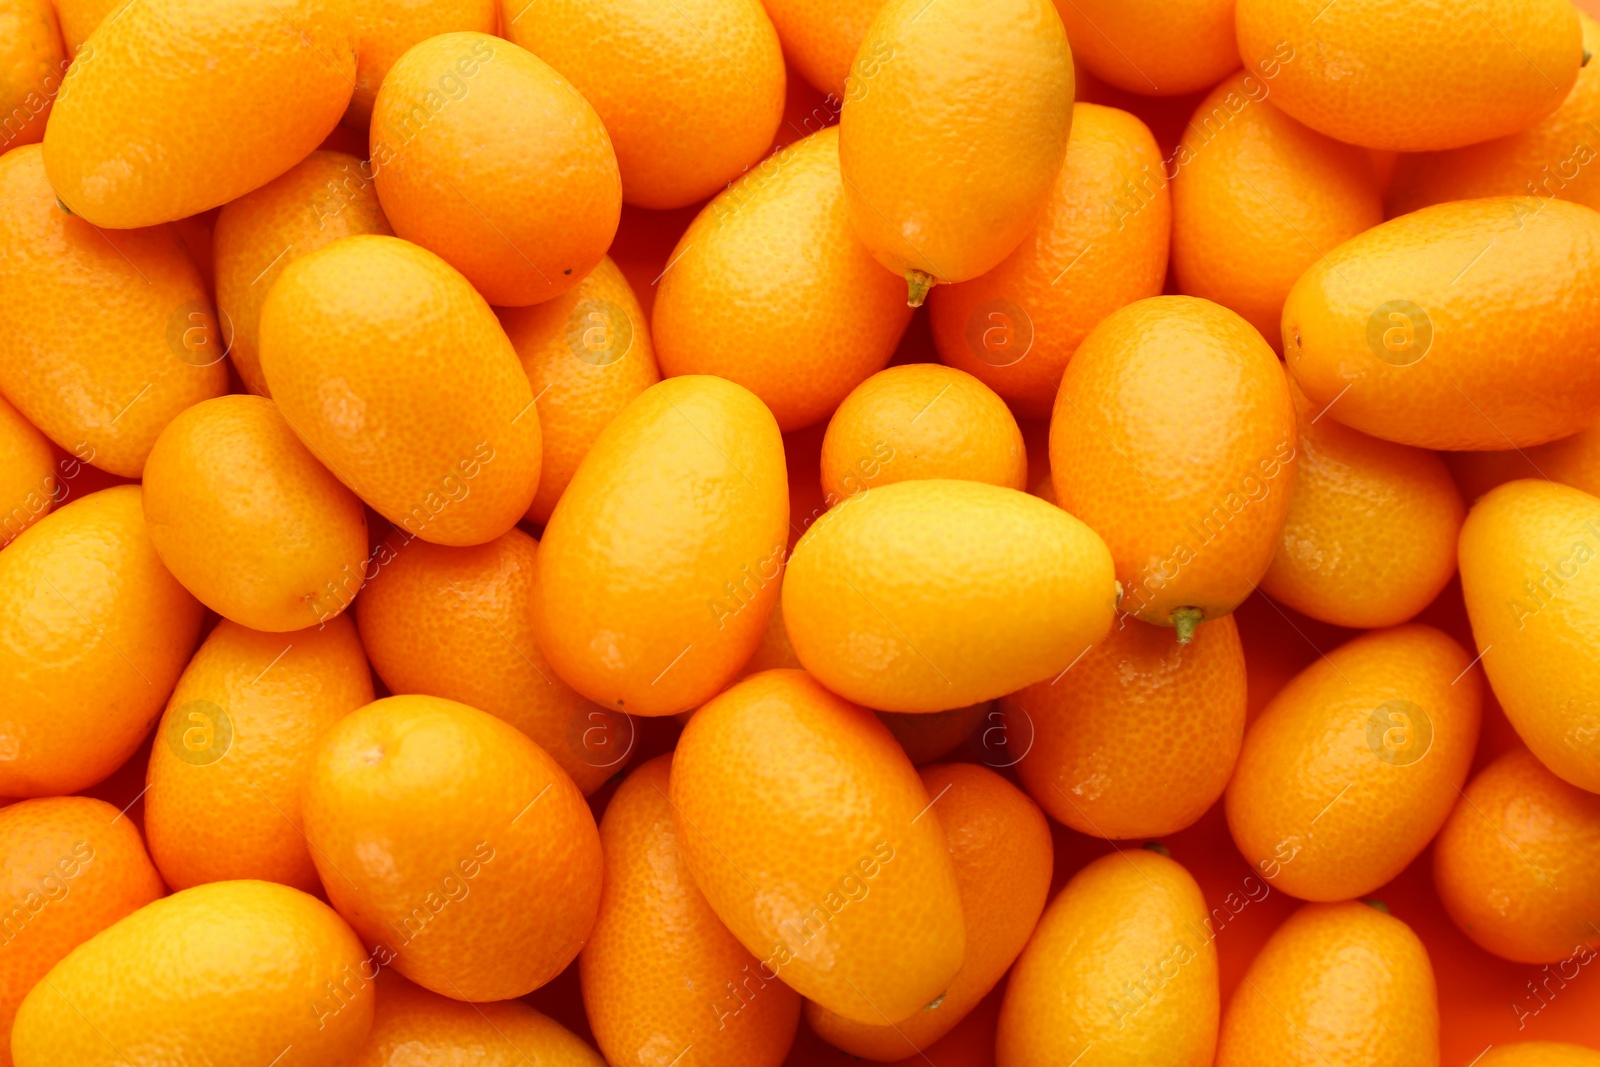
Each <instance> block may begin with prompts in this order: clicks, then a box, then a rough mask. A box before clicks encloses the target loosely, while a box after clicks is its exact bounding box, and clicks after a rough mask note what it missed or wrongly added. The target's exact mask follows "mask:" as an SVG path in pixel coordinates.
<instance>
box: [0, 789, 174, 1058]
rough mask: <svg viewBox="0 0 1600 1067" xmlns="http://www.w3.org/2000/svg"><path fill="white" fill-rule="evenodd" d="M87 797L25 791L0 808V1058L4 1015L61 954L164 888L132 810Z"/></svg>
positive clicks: (6, 1053)
mask: <svg viewBox="0 0 1600 1067" xmlns="http://www.w3.org/2000/svg"><path fill="white" fill-rule="evenodd" d="M119 814H120V813H119V812H118V811H117V809H116V808H114V807H112V806H111V805H110V804H107V803H106V802H105V801H103V800H92V799H90V798H89V797H51V798H49V799H45V800H24V801H21V802H20V803H16V804H11V805H8V806H7V807H6V808H5V809H4V810H0V879H3V883H4V892H5V899H6V900H7V901H9V902H10V906H11V910H10V911H9V912H8V913H7V915H6V925H5V932H4V942H3V944H4V948H5V953H4V955H3V956H0V1064H4V1067H11V1021H12V1019H13V1017H14V1016H15V1015H16V1012H17V1006H18V1005H19V1004H21V1003H22V998H23V997H25V996H26V995H27V993H28V990H30V989H32V988H33V987H34V986H35V985H37V984H38V982H39V979H41V978H43V977H44V976H45V974H46V973H47V972H48V971H49V970H50V968H52V967H54V966H55V965H56V963H57V962H59V961H60V959H61V958H62V957H63V956H65V955H66V954H67V953H68V952H70V951H72V950H73V949H74V948H76V947H78V945H80V944H82V943H83V942H84V941H86V940H88V939H89V938H91V937H93V936H94V935H95V934H97V933H99V932H100V931H101V930H104V929H105V928H106V927H108V926H110V925H111V924H112V923H114V922H116V921H117V920H118V919H120V918H122V917H123V916H124V915H127V914H128V913H129V912H131V911H134V910H136V909H138V908H142V907H144V906H145V905H146V904H148V903H150V902H151V901H152V900H155V899H157V898H158V897H160V896H161V895H162V894H164V893H165V892H166V889H165V887H163V886H162V884H161V877H160V876H159V875H158V874H156V869H155V867H154V866H152V865H151V863H150V857H149V856H148V855H146V854H145V850H144V843H143V842H142V841H140V840H139V830H138V828H137V827H136V826H134V824H133V820H132V819H120V818H119V817H118V816H119Z"/></svg>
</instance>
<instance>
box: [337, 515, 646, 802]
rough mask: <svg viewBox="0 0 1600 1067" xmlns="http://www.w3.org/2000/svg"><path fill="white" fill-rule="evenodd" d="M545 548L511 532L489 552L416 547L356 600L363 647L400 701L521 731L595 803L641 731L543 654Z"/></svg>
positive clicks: (405, 550) (402, 552) (406, 549)
mask: <svg viewBox="0 0 1600 1067" xmlns="http://www.w3.org/2000/svg"><path fill="white" fill-rule="evenodd" d="M538 557H539V542H537V541H535V540H534V539H533V538H532V537H530V536H528V535H527V534H525V533H523V532H522V531H521V530H517V529H512V530H507V531H506V532H505V533H503V534H501V535H500V536H499V537H497V538H495V539H494V540H493V541H490V542H489V543H488V544H485V545H473V546H471V547H467V548H452V547H449V546H446V545H430V544H428V543H427V542H426V541H422V540H417V541H412V542H410V543H409V544H406V545H404V546H403V547H401V548H399V549H397V550H396V551H395V553H394V558H393V559H392V560H390V561H389V562H387V563H386V564H385V565H384V566H383V567H382V568H381V569H380V570H379V571H378V575H377V577H376V578H374V579H373V580H372V582H371V583H370V584H369V585H368V586H367V587H366V588H364V589H363V590H362V591H361V597H360V599H359V600H357V601H356V623H357V624H358V625H359V626H360V628H361V642H362V644H363V645H364V646H365V648H366V650H367V655H368V656H370V657H371V658H372V667H373V670H375V671H377V672H378V677H380V678H382V679H383V683H384V685H386V686H387V687H388V688H389V691H390V692H391V693H422V694H426V695H428V696H436V697H443V698H444V699H446V700H455V701H458V702H460V703H462V704H466V705H467V706H468V707H473V708H477V709H478V710H480V711H486V712H488V713H489V714H490V715H493V716H494V717H495V718H497V719H503V720H505V721H506V722H508V723H510V724H511V725H512V726H515V727H516V728H517V729H518V730H521V731H522V732H523V733H524V734H527V735H528V737H529V738H530V739H531V740H532V741H533V742H534V743H535V744H537V745H538V746H539V747H540V748H542V749H544V750H545V752H546V753H548V754H549V756H550V757H551V758H552V759H554V760H555V761H556V762H557V763H558V764H560V765H561V769H562V770H563V771H565V772H567V774H568V776H570V777H571V778H572V780H573V782H574V783H575V784H576V785H577V786H578V788H579V789H580V790H582V791H583V792H584V793H585V794H588V793H592V792H594V791H595V790H596V789H598V788H600V786H601V785H602V784H604V782H605V781H606V779H608V778H610V777H611V776H612V775H614V774H616V773H617V771H618V770H620V769H621V766H622V761H623V760H625V759H626V758H627V756H628V754H629V751H630V749H631V748H632V745H633V741H634V731H633V724H632V723H631V722H630V721H629V720H628V719H626V718H625V717H623V716H622V715H620V714H618V713H616V712H608V711H606V710H605V709H604V708H601V707H600V706H599V705H597V704H594V703H593V702H591V701H589V700H586V699H584V697H582V696H581V695H579V694H578V693H577V691H575V690H574V689H573V688H572V687H571V686H569V685H567V684H566V683H565V682H563V681H562V680H561V679H560V678H559V677H557V675H556V672H555V671H554V670H553V669H552V668H551V667H550V664H549V662H548V661H547V660H546V659H545V658H544V653H542V652H540V651H539V643H538V642H537V641H536V640H535V639H534V636H533V605H534V602H535V600H536V599H537V596H538V587H539V570H538V567H539V562H538Z"/></svg>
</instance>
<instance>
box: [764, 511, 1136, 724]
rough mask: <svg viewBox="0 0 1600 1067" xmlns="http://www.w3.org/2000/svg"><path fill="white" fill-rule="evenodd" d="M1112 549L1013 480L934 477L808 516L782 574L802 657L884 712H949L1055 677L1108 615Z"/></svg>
mask: <svg viewBox="0 0 1600 1067" xmlns="http://www.w3.org/2000/svg"><path fill="white" fill-rule="evenodd" d="M1116 592H1117V591H1116V583H1115V579H1114V578H1113V577H1112V571H1111V555H1110V553H1109V552H1107V551H1106V546H1105V543H1104V542H1103V541H1101V540H1100V538H1099V537H1098V536H1096V534H1095V532H1094V531H1093V530H1091V529H1089V527H1087V526H1085V525H1084V524H1083V523H1081V522H1079V521H1078V520H1077V519H1075V518H1073V517H1072V516H1071V515H1068V514H1067V513H1066V512H1064V511H1062V510H1061V509H1060V508H1057V507H1054V506H1052V505H1050V504H1047V503H1045V502H1044V501H1042V500H1040V499H1038V498H1037V497H1033V496H1029V495H1028V494H1027V493H1024V492H1021V491H1020V490H1017V489H1006V488H1002V487H1001V486H997V485H988V484H986V483H984V482H966V481H949V480H945V479H927V480H921V481H911V482H897V483H896V484H894V485H886V486H883V487H882V488H879V489H871V490H868V491H866V492H864V493H860V494H858V495H856V496H855V497H852V498H851V499H850V500H848V501H846V502H845V503H844V504H842V505H840V506H837V507H834V508H832V509H830V510H829V511H828V513H827V514H825V515H824V516H823V517H822V518H820V519H818V520H817V521H816V522H815V523H813V524H812V526H811V528H810V529H809V530H807V531H806V533H805V536H803V537H801V538H800V541H799V543H798V544H796V545H795V549H794V555H793V557H792V558H791V559H790V561H789V566H788V569H787V571H786V573H785V575H784V580H783V618H784V625H785V626H786V628H787V629H788V633H789V640H790V641H791V643H792V644H793V646H794V650H795V653H796V654H797V655H798V656H799V658H800V662H801V663H803V664H804V665H805V667H806V670H808V671H810V672H811V673H812V674H814V675H816V677H817V680H818V681H820V682H822V683H823V684H824V685H826V686H827V687H828V688H829V689H832V690H833V691H834V692H836V693H838V694H840V695H841V696H843V697H845V698H846V699H848V700H854V701H856V702H858V703H861V704H864V705H866V706H868V707H871V708H875V709H877V710H879V711H945V710H948V709H949V708H953V707H954V708H959V707H964V706H966V705H968V704H976V703H978V702H979V701H983V700H993V699H994V698H995V697H998V696H1002V695H1004V694H1006V693H1010V692H1013V691H1015V690H1017V689H1020V688H1022V687H1023V686H1025V685H1032V684H1033V683H1034V682H1038V681H1043V680H1045V679H1047V678H1052V677H1054V676H1055V675H1056V674H1058V673H1060V672H1061V671H1063V670H1065V669H1066V668H1067V667H1068V666H1069V665H1070V664H1071V662H1072V660H1073V659H1074V658H1076V657H1077V656H1078V655H1079V654H1081V653H1082V652H1083V650H1084V649H1086V648H1088V647H1089V646H1091V645H1093V644H1094V643H1095V642H1097V641H1099V640H1100V639H1101V638H1102V637H1103V636H1105V633H1106V631H1107V630H1109V629H1110V628H1111V617H1112V611H1113V610H1114V606H1115V603H1116Z"/></svg>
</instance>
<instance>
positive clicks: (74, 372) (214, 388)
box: [0, 145, 228, 478]
mask: <svg viewBox="0 0 1600 1067" xmlns="http://www.w3.org/2000/svg"><path fill="white" fill-rule="evenodd" d="M0 249H3V250H4V254H3V255H0V288H3V289H4V290H5V292H7V293H8V294H15V295H16V296H15V299H7V300H6V301H5V305H4V308H3V310H0V391H4V393H5V395H6V398H7V399H8V400H10V401H11V403H13V404H15V405H16V406H17V409H18V410H19V411H21V412H22V413H23V414H24V415H25V416H27V418H28V421H30V422H32V423H33V424H34V425H35V426H37V427H38V428H39V429H40V430H42V431H44V433H45V434H46V435H47V436H49V437H50V439H51V440H53V441H55V442H56V443H57V444H58V445H60V446H61V447H62V448H64V449H66V450H67V451H68V452H71V453H72V454H73V455H74V456H76V457H78V459H80V460H82V461H83V462H85V463H93V464H94V465H95V466H97V467H100V468H101V469H103V470H107V471H110V472H111V473H113V474H120V475H122V476H124V477H128V478H137V477H138V476H139V472H140V471H141V470H142V469H143V467H144V460H145V456H147V455H149V453H150V446H151V445H152V444H154V443H155V439H156V435H157V434H159V433H160V432H161V428H162V427H163V426H165V425H166V424H167V422H168V421H169V420H171V419H172V417H173V416H174V415H176V414H177V413H178V412H180V411H182V410H183V409H184V408H186V407H188V406H189V405H190V404H194V403H198V402H199V401H201V400H204V399H206V398H207V397H213V396H220V395H221V394H222V393H224V392H226V391H227V387H228V372H227V368H226V367H225V366H223V364H222V362H221V360H222V345H221V344H220V343H219V342H220V338H221V334H220V333H219V332H218V330H217V328H216V320H215V319H214V318H213V316H212V311H211V302H210V301H209V300H208V299H207V298H206V290H205V283H204V281H203V280H202V279H201V277H200V273H199V272H198V271H197V270H195V266H194V263H193V262H192V261H191V260H190V259H189V256H188V254H187V253H185V252H184V250H183V245H182V243H181V242H179V240H178V235H177V233H176V232H175V231H173V230H172V228H171V227H167V226H161V227H155V228H151V229H145V230H124V231H122V232H120V233H117V234H115V235H110V236H108V235H107V234H105V233H103V232H101V231H99V230H97V229H96V228H95V227H94V226H92V225H90V224H89V223H88V222H86V221H84V220H83V219H80V218H74V217H72V216H71V215H69V214H67V213H66V212H65V211H63V210H61V208H60V206H58V205H57V203H56V198H55V193H54V192H53V191H52V190H51V188H50V183H49V181H48V180H47V179H46V178H45V172H44V164H43V150H42V149H40V148H38V147H35V146H32V145H29V146H25V147H23V148H19V149H16V150H15V151H12V152H8V153H6V155H5V156H4V157H3V158H0ZM42 309H48V311H49V314H42V313H40V312H41V310H42Z"/></svg>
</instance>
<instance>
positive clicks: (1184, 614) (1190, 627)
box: [1172, 608, 1206, 645]
mask: <svg viewBox="0 0 1600 1067" xmlns="http://www.w3.org/2000/svg"><path fill="white" fill-rule="evenodd" d="M1205 618H1206V613H1205V612H1203V611H1201V610H1200V609H1199V608H1179V609H1178V610H1176V611H1174V612H1173V613H1172V628H1173V629H1174V630H1177V631H1178V644H1180V645H1187V644H1188V643H1189V642H1190V641H1193V640H1194V631H1195V628H1196V627H1198V626H1199V625H1200V624H1201V623H1202V622H1204V621H1205Z"/></svg>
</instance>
